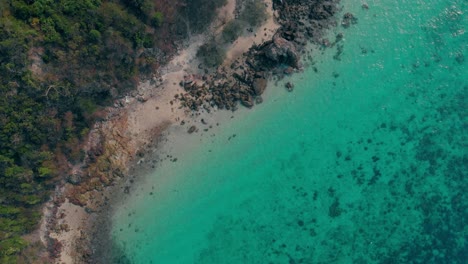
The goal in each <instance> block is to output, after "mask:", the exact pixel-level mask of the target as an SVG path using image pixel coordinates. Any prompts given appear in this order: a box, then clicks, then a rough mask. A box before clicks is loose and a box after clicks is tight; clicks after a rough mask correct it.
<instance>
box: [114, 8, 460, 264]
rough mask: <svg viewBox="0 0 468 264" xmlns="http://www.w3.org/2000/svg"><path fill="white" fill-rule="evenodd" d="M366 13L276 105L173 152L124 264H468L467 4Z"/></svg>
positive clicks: (123, 243) (139, 197)
mask: <svg viewBox="0 0 468 264" xmlns="http://www.w3.org/2000/svg"><path fill="white" fill-rule="evenodd" d="M366 2H367V4H368V5H369V9H368V10H366V9H363V8H362V7H361V5H362V3H363V2H361V1H354V0H353V1H346V0H342V5H343V12H351V13H353V14H354V15H355V16H356V17H357V18H358V23H357V24H356V25H352V26H351V27H350V28H348V29H345V28H343V27H341V26H338V27H337V28H335V29H333V30H332V32H330V36H331V37H330V39H331V40H333V39H334V36H335V35H336V34H337V33H343V35H344V39H343V40H342V41H341V42H339V43H337V44H336V45H335V46H334V47H332V48H329V49H326V50H321V49H318V48H316V49H315V50H314V51H313V53H312V57H313V62H308V64H310V66H308V67H306V68H305V70H304V72H302V73H299V74H296V75H293V76H292V77H291V78H289V79H286V80H284V81H282V82H279V83H278V84H277V85H275V84H274V83H273V82H272V83H271V85H270V87H269V89H268V92H267V94H266V96H265V98H264V99H265V101H264V103H262V104H260V105H258V106H256V107H255V108H254V109H252V110H250V111H244V110H241V111H239V112H236V113H234V114H232V113H227V114H229V115H234V118H232V119H229V122H222V123H221V126H220V127H219V128H217V129H213V130H211V131H208V132H203V135H201V134H202V133H200V132H199V133H198V134H197V135H190V136H185V137H180V138H177V137H174V138H172V139H169V141H170V142H171V140H172V141H173V143H172V144H174V145H178V146H179V147H178V148H174V149H172V150H170V155H172V156H173V157H175V158H177V161H174V158H171V159H172V161H170V160H169V159H167V160H166V161H164V162H161V163H160V164H159V165H158V167H157V168H156V169H155V170H154V172H152V173H150V174H149V175H147V176H145V178H144V179H141V180H139V181H138V182H137V183H136V185H135V186H134V187H133V188H132V191H131V192H130V193H129V194H126V195H125V196H124V199H123V201H122V202H121V203H120V204H118V205H117V206H116V208H115V213H114V216H113V218H112V240H113V241H111V242H112V243H113V244H114V245H115V248H118V249H119V254H118V255H116V259H115V263H117V262H119V261H120V262H122V263H124V262H129V263H162V264H166V263H167V264H173V263H174V264H179V263H180V264H184V263H197V264H198V263H199V264H221V263H306V264H312V263H362V264H364V263H466V262H465V261H466V260H467V259H468V244H467V237H468V225H467V216H468V197H467V193H468V175H467V174H468V151H467V150H468V148H467V146H468V144H467V143H468V142H467V135H468V133H467V131H468V130H467V128H468V122H467V121H468V118H467V117H468V111H467V109H468V103H467V102H468V101H467V95H468V71H467V67H466V65H467V61H466V56H467V49H468V48H467V45H468V44H467V43H468V42H467V40H468V37H467V35H468V34H467V33H466V28H467V26H468V16H467V14H466V12H467V11H468V9H467V6H468V4H467V1H464V0H451V1H448V0H426V1H421V0H397V1H396V0H367V1H366ZM341 16H342V15H340V18H341ZM285 81H291V82H293V83H294V84H295V89H294V91H293V92H291V93H289V92H287V91H286V89H285V88H284V82H285ZM227 114H226V113H225V114H224V115H227ZM184 129H186V128H184ZM185 134H186V133H185ZM170 144H171V143H167V145H168V147H166V148H169V149H170V148H171V147H170ZM171 151H172V152H171Z"/></svg>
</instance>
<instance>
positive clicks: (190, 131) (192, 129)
mask: <svg viewBox="0 0 468 264" xmlns="http://www.w3.org/2000/svg"><path fill="white" fill-rule="evenodd" d="M196 130H197V127H196V126H191V127H190V128H189V129H188V130H187V132H188V133H189V134H192V133H193V132H195V131H196Z"/></svg>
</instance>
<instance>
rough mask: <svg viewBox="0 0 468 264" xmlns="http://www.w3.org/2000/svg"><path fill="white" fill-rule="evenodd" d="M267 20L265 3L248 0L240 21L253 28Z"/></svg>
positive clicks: (257, 0)
mask: <svg viewBox="0 0 468 264" xmlns="http://www.w3.org/2000/svg"><path fill="white" fill-rule="evenodd" d="M266 18H267V13H266V9H265V5H264V3H263V1H260V0H248V1H246V3H245V5H244V9H243V10H242V12H241V14H240V17H239V19H241V20H243V21H245V22H246V23H247V24H248V25H249V26H251V27H258V26H260V25H261V24H262V22H263V21H264V20H265V19H266Z"/></svg>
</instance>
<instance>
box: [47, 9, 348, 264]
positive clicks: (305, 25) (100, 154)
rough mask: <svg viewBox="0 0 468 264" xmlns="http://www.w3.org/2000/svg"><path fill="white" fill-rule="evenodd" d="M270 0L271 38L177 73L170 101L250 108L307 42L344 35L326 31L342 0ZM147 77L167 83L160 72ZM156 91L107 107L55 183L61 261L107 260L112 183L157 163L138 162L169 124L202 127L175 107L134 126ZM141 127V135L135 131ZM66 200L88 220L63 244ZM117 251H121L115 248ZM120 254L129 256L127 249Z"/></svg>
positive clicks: (188, 108) (195, 107) (297, 62)
mask: <svg viewBox="0 0 468 264" xmlns="http://www.w3.org/2000/svg"><path fill="white" fill-rule="evenodd" d="M303 2H304V3H303ZM272 4H273V10H275V12H276V17H275V19H276V23H278V24H279V29H277V31H276V33H275V34H274V36H273V37H272V38H271V39H270V40H267V41H265V42H263V43H262V44H260V45H254V46H253V47H251V48H250V49H249V50H248V51H247V52H245V53H244V54H243V55H242V56H240V57H239V58H236V59H235V60H233V61H229V62H227V63H224V64H222V65H221V66H219V67H217V68H216V69H212V68H211V69H209V68H203V67H199V68H198V69H197V72H196V73H192V74H187V75H185V76H178V75H177V76H176V77H181V78H180V79H179V80H178V83H177V84H176V85H177V86H179V88H180V90H178V91H174V92H173V93H172V94H171V96H172V97H171V98H168V99H166V100H167V101H168V102H165V103H166V104H167V106H166V108H168V109H171V111H172V112H174V111H175V112H177V111H179V112H181V111H182V112H184V113H189V114H193V113H197V112H198V111H200V110H204V111H206V112H208V113H209V112H210V111H212V110H214V109H225V110H231V111H234V110H236V109H237V108H238V107H239V104H241V105H243V106H245V107H247V108H251V107H253V106H254V105H255V104H258V103H261V102H262V100H263V99H262V97H261V96H262V94H263V92H264V91H265V89H266V87H267V83H268V81H269V80H271V79H273V78H282V77H283V76H285V75H289V74H292V73H294V72H296V71H299V70H300V69H301V67H302V64H301V57H302V56H303V55H304V54H305V52H306V47H307V45H308V44H309V43H313V44H317V45H321V46H325V47H326V46H332V45H334V44H336V43H337V42H339V41H340V40H341V39H342V36H340V35H337V36H336V39H335V40H334V41H329V40H327V39H326V38H324V33H325V32H326V30H327V29H329V28H331V27H334V26H337V25H338V22H337V20H338V19H337V17H336V15H337V14H338V12H339V11H340V10H339V7H338V4H339V0H317V1H300V0H288V1H286V0H274V1H273V2H272ZM354 22H355V21H354V20H353V17H352V15H346V16H345V17H344V18H343V22H342V23H343V26H345V24H347V25H349V24H351V23H354ZM149 83H150V84H151V85H153V86H163V80H162V79H161V78H160V77H155V78H153V79H152V80H151V81H149ZM286 89H288V90H292V89H293V84H291V83H288V84H286ZM153 97H158V94H157V93H156V94H155V93H153V91H152V90H150V89H149V90H139V91H135V92H133V93H132V94H131V95H129V96H126V97H124V98H122V99H120V100H117V101H116V102H115V104H114V107H112V108H109V109H108V112H107V115H106V117H105V118H104V119H103V120H102V122H98V123H96V125H95V127H94V128H93V129H92V131H91V133H90V135H89V140H88V144H87V148H86V149H85V153H86V157H87V158H86V162H85V164H83V165H82V166H81V167H77V168H75V169H74V170H73V173H72V174H70V176H69V177H68V178H67V183H66V184H65V185H64V186H63V187H61V188H59V189H57V190H56V193H55V195H54V196H53V199H52V200H51V201H50V202H49V203H48V204H47V205H46V206H45V215H46V217H45V219H44V223H43V228H42V229H43V230H44V232H43V234H41V240H42V242H43V243H45V244H46V245H47V248H48V251H49V255H50V257H51V258H53V259H56V260H57V262H60V261H64V259H63V258H62V259H61V258H60V252H63V250H64V247H68V250H72V251H73V256H72V257H73V260H72V263H102V261H103V257H104V258H106V257H109V256H103V254H102V252H103V251H109V250H118V249H117V248H115V247H114V246H113V245H109V244H107V243H102V242H104V240H106V238H108V236H109V231H110V230H108V229H109V228H110V226H111V225H110V215H111V213H112V212H111V208H110V203H111V201H112V202H114V201H115V200H116V199H120V198H119V197H118V196H117V194H116V192H113V191H112V190H116V188H118V189H121V190H123V192H126V191H128V189H126V188H129V187H128V186H129V185H131V184H132V183H133V181H134V178H132V177H129V175H139V174H142V173H144V171H148V170H151V169H154V163H148V164H147V165H145V166H141V164H140V163H141V161H142V160H144V158H147V157H149V159H152V160H156V158H154V157H151V155H154V154H152V153H153V151H152V150H153V149H154V148H155V147H157V145H158V142H160V140H162V139H163V137H162V135H163V132H164V131H165V130H166V129H167V128H168V127H169V126H170V125H171V124H173V123H174V122H176V121H179V122H180V123H181V124H182V125H186V127H187V132H188V133H193V132H195V131H197V127H196V125H195V124H194V123H190V121H188V122H187V124H185V121H184V120H178V119H177V118H175V120H173V119H170V118H173V117H177V115H174V114H167V118H163V119H162V120H160V122H158V123H157V124H155V125H153V126H150V127H149V128H148V129H144V130H143V131H135V130H133V131H129V128H130V127H131V126H132V122H133V121H132V118H131V114H129V113H131V111H132V109H133V108H134V107H136V106H135V105H138V104H144V103H146V102H147V101H148V100H149V99H150V98H153ZM160 100H162V99H160ZM179 105H180V106H179ZM172 106H174V107H172ZM156 108H158V106H156ZM163 116H164V115H163ZM202 122H203V120H202ZM132 133H133V134H132ZM137 133H138V134H139V135H138V138H139V139H135V138H136V137H135V135H134V134H137ZM140 138H141V139H143V140H141V139H140ZM133 177H134V176H133ZM119 193H120V192H119ZM67 204H68V205H69V204H73V205H77V206H79V207H81V208H83V211H84V212H85V214H86V218H87V220H86V223H85V224H83V223H81V224H80V225H78V226H75V227H72V229H73V228H74V231H75V237H74V238H71V239H72V240H74V241H70V243H71V244H69V245H63V244H62V243H61V242H60V241H59V240H58V239H57V238H56V237H54V236H53V235H51V233H54V232H55V233H61V232H62V230H61V229H63V230H65V231H66V230H67V229H70V227H68V226H67V224H66V221H62V219H64V218H65V215H64V211H65V209H64V208H67V206H68V205H67ZM64 206H65V207H64ZM103 227H104V228H103ZM108 241H110V240H109V239H108ZM108 241H106V242H108ZM68 255H70V254H68ZM113 255H119V254H118V253H116V252H113ZM122 256H124V255H123V254H122ZM107 260H109V259H107ZM120 261H123V262H122V263H125V259H124V257H123V259H121V260H120ZM65 262H67V263H68V261H65Z"/></svg>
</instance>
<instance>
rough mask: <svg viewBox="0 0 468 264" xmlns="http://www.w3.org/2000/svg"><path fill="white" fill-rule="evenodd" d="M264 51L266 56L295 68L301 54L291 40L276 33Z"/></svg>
mask: <svg viewBox="0 0 468 264" xmlns="http://www.w3.org/2000/svg"><path fill="white" fill-rule="evenodd" d="M264 51H265V56H266V57H267V58H268V59H270V60H272V61H273V62H275V63H277V64H281V63H285V64H288V65H290V66H291V67H294V68H297V67H298V64H299V54H298V52H297V49H296V46H295V45H294V43H293V42H291V41H288V40H286V39H284V38H282V37H280V36H278V35H276V36H275V37H274V38H273V42H271V43H270V44H269V45H267V46H266V47H265V50H264Z"/></svg>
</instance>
